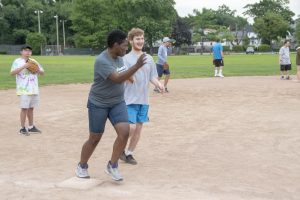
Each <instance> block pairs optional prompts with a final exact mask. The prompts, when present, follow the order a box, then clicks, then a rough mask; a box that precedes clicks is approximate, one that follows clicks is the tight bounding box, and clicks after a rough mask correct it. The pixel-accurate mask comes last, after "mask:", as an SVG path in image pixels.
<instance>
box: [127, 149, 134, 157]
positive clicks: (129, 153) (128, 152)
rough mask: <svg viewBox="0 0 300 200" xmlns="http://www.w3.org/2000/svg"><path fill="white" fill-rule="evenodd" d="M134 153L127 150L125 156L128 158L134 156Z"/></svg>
mask: <svg viewBox="0 0 300 200" xmlns="http://www.w3.org/2000/svg"><path fill="white" fill-rule="evenodd" d="M132 153H133V152H132V151H129V150H126V151H125V155H126V156H129V155H132Z"/></svg>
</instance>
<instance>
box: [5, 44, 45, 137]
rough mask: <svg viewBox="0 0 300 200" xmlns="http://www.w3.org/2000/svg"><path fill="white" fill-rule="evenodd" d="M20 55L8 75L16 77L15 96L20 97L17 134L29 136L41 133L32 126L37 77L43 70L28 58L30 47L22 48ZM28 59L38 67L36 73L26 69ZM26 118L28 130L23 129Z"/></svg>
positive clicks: (36, 93)
mask: <svg viewBox="0 0 300 200" xmlns="http://www.w3.org/2000/svg"><path fill="white" fill-rule="evenodd" d="M20 53H21V57H20V58H17V59H16V60H15V61H14V62H13V64H12V66H11V71H10V74H11V75H12V76H16V86H17V95H18V96H19V97H20V107H21V113H20V121H21V129H20V131H19V133H20V134H22V135H26V136H29V135H30V133H41V131H40V130H39V129H37V128H36V127H35V126H34V124H33V110H34V108H35V107H37V106H38V104H39V85H38V75H39V74H40V75H43V74H44V69H43V68H42V66H41V65H40V64H38V62H37V61H36V60H34V59H31V58H30V56H31V55H32V48H31V47H30V46H28V45H25V46H23V47H22V48H21V52H20ZM29 58H30V59H31V60H33V61H34V62H36V63H37V64H38V66H39V69H38V71H37V72H36V73H32V72H30V71H29V70H28V69H27V68H28V67H29V65H28V64H27V61H28V60H29ZM26 117H27V118H28V125H29V126H28V129H27V128H26V127H25V121H26Z"/></svg>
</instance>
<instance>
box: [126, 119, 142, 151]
mask: <svg viewBox="0 0 300 200" xmlns="http://www.w3.org/2000/svg"><path fill="white" fill-rule="evenodd" d="M142 128H143V123H137V124H136V126H135V128H134V129H130V133H131V135H130V141H129V146H128V151H131V152H133V151H134V149H135V148H136V146H137V143H138V142H139V140H140V137H141V132H142ZM131 130H132V131H131Z"/></svg>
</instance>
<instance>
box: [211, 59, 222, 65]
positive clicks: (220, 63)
mask: <svg viewBox="0 0 300 200" xmlns="http://www.w3.org/2000/svg"><path fill="white" fill-rule="evenodd" d="M213 63H214V65H215V66H216V67H223V66H224V61H223V59H214V61H213Z"/></svg>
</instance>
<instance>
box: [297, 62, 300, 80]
mask: <svg viewBox="0 0 300 200" xmlns="http://www.w3.org/2000/svg"><path fill="white" fill-rule="evenodd" d="M297 78H298V81H300V65H298V66H297Z"/></svg>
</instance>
